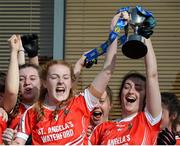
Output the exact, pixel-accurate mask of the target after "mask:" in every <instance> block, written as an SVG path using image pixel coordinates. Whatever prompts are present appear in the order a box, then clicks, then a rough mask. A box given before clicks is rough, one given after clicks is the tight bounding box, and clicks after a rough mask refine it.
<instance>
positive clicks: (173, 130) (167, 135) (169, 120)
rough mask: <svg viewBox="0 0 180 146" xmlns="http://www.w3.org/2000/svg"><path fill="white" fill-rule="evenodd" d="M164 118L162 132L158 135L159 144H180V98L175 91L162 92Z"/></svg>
mask: <svg viewBox="0 0 180 146" xmlns="http://www.w3.org/2000/svg"><path fill="white" fill-rule="evenodd" d="M161 98H162V109H163V112H162V120H161V126H160V128H161V132H160V133H159V135H158V139H157V144H158V145H175V144H180V139H179V138H180V137H179V136H180V135H179V132H180V129H178V127H179V123H180V117H179V111H180V106H179V100H178V98H177V96H176V95H175V94H174V93H170V92H162V93H161Z"/></svg>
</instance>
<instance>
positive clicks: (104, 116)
mask: <svg viewBox="0 0 180 146" xmlns="http://www.w3.org/2000/svg"><path fill="white" fill-rule="evenodd" d="M99 102H100V105H99V106H98V107H95V109H94V111H93V114H92V116H91V121H92V123H93V124H94V126H96V125H98V124H100V123H102V122H105V121H107V120H108V116H109V111H110V109H111V103H110V100H109V97H108V96H107V93H106V92H104V93H103V95H102V96H101V98H100V100H99Z"/></svg>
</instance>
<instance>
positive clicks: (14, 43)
mask: <svg viewBox="0 0 180 146" xmlns="http://www.w3.org/2000/svg"><path fill="white" fill-rule="evenodd" d="M20 40H21V38H20V35H12V36H11V38H10V39H9V40H8V43H9V47H10V49H11V51H10V62H9V66H8V72H7V77H6V83H5V96H4V101H3V106H4V109H5V110H6V111H7V112H10V111H11V110H12V109H13V108H14V106H15V104H16V101H17V96H18V91H19V67H18V52H19V49H20Z"/></svg>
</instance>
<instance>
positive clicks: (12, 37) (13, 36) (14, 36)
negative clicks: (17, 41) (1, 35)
mask: <svg viewBox="0 0 180 146" xmlns="http://www.w3.org/2000/svg"><path fill="white" fill-rule="evenodd" d="M14 38H16V35H15V34H13V35H12V36H11V37H10V38H9V39H8V42H10V41H11V40H12V39H14Z"/></svg>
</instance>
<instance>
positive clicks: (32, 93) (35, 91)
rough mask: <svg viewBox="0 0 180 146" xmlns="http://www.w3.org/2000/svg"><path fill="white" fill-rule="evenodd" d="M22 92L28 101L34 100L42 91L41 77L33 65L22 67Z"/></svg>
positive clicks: (20, 72)
mask: <svg viewBox="0 0 180 146" xmlns="http://www.w3.org/2000/svg"><path fill="white" fill-rule="evenodd" d="M19 78H20V92H21V94H22V97H23V100H25V101H27V102H32V101H34V100H35V99H36V98H37V97H39V91H40V86H41V83H40V78H39V74H38V71H37V70H36V69H35V68H33V67H26V68H23V69H20V71H19Z"/></svg>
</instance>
